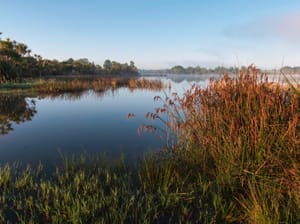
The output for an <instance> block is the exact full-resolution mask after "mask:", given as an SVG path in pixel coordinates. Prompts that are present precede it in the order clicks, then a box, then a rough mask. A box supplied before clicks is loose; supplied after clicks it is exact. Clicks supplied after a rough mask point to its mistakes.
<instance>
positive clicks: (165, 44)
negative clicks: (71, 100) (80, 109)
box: [0, 0, 300, 69]
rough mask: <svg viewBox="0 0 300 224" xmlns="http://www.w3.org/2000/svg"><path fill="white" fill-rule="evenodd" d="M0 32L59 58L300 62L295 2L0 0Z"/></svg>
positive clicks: (141, 62) (152, 64) (299, 8)
mask: <svg viewBox="0 0 300 224" xmlns="http://www.w3.org/2000/svg"><path fill="white" fill-rule="evenodd" d="M0 3H1V4H0V32H2V33H3V34H2V38H6V37H10V38H12V39H15V40H17V41H19V42H24V43H26V44H27V45H28V46H29V48H30V49H32V50H33V52H34V53H37V54H40V55H42V56H43V57H46V58H51V59H52V58H57V59H59V60H64V59H68V58H70V57H72V58H75V59H77V58H89V59H90V60H92V61H94V62H96V63H100V64H102V63H103V61H104V60H105V59H107V58H109V59H111V60H116V61H120V62H128V61H130V60H133V61H135V63H136V65H137V66H138V67H139V68H145V69H150V68H152V69H159V68H168V67H171V66H174V65H176V64H182V65H184V66H195V65H199V66H204V67H215V66H219V65H224V66H241V65H249V64H251V63H254V64H255V65H257V66H258V67H260V68H279V67H281V66H282V65H300V1H296V0H295V1H293V0H291V1H284V0H281V1H279V0H239V1H238V0H227V1H225V0H219V1H217V0H210V1H201V0H197V1H196V0H185V1H183V0H181V1H178V0H172V1H171V0H128V1H125V0H106V1H102V0H85V1H83V0H48V1H46V0H26V1H25V0H9V1H8V0H0Z"/></svg>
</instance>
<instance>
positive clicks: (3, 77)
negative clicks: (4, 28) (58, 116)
mask: <svg viewBox="0 0 300 224" xmlns="http://www.w3.org/2000/svg"><path fill="white" fill-rule="evenodd" d="M0 35H1V33H0ZM137 73H138V70H137V68H136V66H135V64H134V62H133V61H130V63H129V64H128V63H124V64H122V63H119V62H116V61H110V60H108V59H107V60H106V61H105V62H104V64H103V67H101V66H100V65H97V64H94V63H93V62H90V61H89V60H88V59H86V58H84V59H79V60H74V59H72V58H70V59H68V60H65V61H58V60H49V59H44V58H42V57H41V56H40V55H36V54H35V55H31V50H30V49H28V47H27V45H25V44H23V43H18V42H16V41H15V40H11V39H9V38H8V39H1V36H0V83H4V82H10V81H21V80H22V79H24V78H26V77H43V76H55V75H68V74H79V75H86V74H100V75H106V74H111V75H122V74H137Z"/></svg>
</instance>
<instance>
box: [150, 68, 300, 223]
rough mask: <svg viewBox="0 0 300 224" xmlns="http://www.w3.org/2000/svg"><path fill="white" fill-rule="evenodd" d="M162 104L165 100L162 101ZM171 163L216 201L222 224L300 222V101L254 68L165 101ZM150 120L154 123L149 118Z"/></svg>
mask: <svg viewBox="0 0 300 224" xmlns="http://www.w3.org/2000/svg"><path fill="white" fill-rule="evenodd" d="M157 99H160V98H157ZM163 102H164V105H163V107H162V108H158V109H157V110H156V113H153V114H151V116H150V117H151V118H152V119H157V118H160V117H161V113H165V114H167V115H168V119H169V120H168V122H167V124H168V126H169V128H170V129H171V130H172V131H173V132H174V133H176V134H177V138H178V144H177V146H176V147H175V148H174V149H173V151H172V154H173V155H172V158H173V160H174V161H176V164H177V165H178V166H179V167H181V172H183V173H187V174H190V178H191V177H193V178H194V179H196V178H200V179H201V180H202V182H203V184H204V186H208V190H207V191H208V192H211V194H213V198H212V199H211V200H213V201H215V203H214V205H215V206H216V208H215V209H213V210H211V211H212V213H213V214H215V215H216V216H217V217H222V222H233V221H236V222H241V223H280V222H281V223H295V222H300V142H299V140H300V139H299V134H300V129H299V128H300V126H299V124H300V123H299V122H300V121H299V112H300V111H299V109H300V108H299V106H300V101H299V94H298V93H297V91H296V92H295V87H291V88H288V87H287V86H283V85H282V84H280V83H269V82H268V80H267V77H266V76H264V75H259V74H258V72H257V70H256V69H255V68H254V67H249V68H248V70H244V71H241V72H240V74H239V75H238V76H237V77H236V78H234V79H233V78H229V76H224V77H223V78H222V79H221V80H219V81H213V80H212V81H211V82H210V84H209V86H208V87H207V88H206V89H201V88H200V87H198V86H193V87H192V89H191V90H189V91H187V92H186V93H185V95H184V97H183V98H179V97H178V96H177V95H176V94H174V98H173V99H169V98H167V99H166V100H163ZM148 116H149V115H148Z"/></svg>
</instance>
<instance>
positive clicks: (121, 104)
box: [0, 75, 220, 166]
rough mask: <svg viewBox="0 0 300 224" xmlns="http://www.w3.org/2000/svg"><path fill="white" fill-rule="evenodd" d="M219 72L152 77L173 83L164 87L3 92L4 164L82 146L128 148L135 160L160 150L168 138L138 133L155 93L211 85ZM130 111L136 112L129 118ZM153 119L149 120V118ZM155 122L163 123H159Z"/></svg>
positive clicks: (0, 141) (50, 161) (111, 151)
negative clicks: (60, 92)
mask: <svg viewBox="0 0 300 224" xmlns="http://www.w3.org/2000/svg"><path fill="white" fill-rule="evenodd" d="M212 77H214V78H219V77H220V76H217V75H200V76H199V75H187V76H184V75H170V76H167V77H160V78H159V77H148V78H149V79H158V78H159V79H161V80H162V81H164V82H166V83H170V84H171V89H164V90H163V91H150V90H142V89H139V90H134V91H131V90H129V89H128V88H124V87H123V88H119V89H117V90H108V91H106V92H104V93H95V92H93V91H87V92H84V93H79V94H75V95H74V94H73V95H70V94H64V95H60V96H56V97H39V96H35V97H32V96H31V97H29V96H2V95H0V131H1V132H0V165H2V164H4V163H7V162H13V161H21V162H22V163H33V164H35V163H37V162H38V161H42V162H43V163H44V164H45V165H48V166H54V165H55V164H57V163H59V162H60V161H61V155H60V154H67V155H68V154H78V153H81V152H87V153H89V154H93V153H107V154H108V155H111V156H116V157H119V156H120V154H121V153H122V154H124V155H125V158H127V159H128V160H129V161H130V160H131V161H135V160H136V158H139V157H142V156H143V155H144V154H145V152H151V151H152V152H153V151H157V150H159V149H160V148H162V147H164V144H165V143H164V142H162V141H161V140H160V138H159V137H158V136H156V135H154V134H153V133H143V134H142V135H138V132H137V129H138V127H139V125H140V124H141V123H142V122H145V123H147V124H149V122H150V121H146V120H145V118H144V117H145V114H146V113H147V112H149V111H151V112H153V111H154V110H153V109H154V108H155V107H159V106H160V104H158V103H154V101H153V98H154V97H155V96H162V98H164V96H165V95H169V96H170V95H171V93H172V92H177V93H179V94H183V92H184V91H185V90H187V89H189V88H190V87H191V86H192V84H194V83H197V84H199V85H201V86H203V87H205V86H207V85H208V83H209V79H210V78H212ZM128 113H134V114H136V115H137V118H136V119H129V120H128V119H127V114H128ZM150 124H151V122H150ZM154 125H161V124H159V123H156V124H154Z"/></svg>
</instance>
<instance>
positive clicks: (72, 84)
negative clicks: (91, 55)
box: [0, 77, 167, 94]
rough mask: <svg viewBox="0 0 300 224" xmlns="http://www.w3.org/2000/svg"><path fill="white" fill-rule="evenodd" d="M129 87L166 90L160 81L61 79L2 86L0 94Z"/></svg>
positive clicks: (100, 90)
mask: <svg viewBox="0 0 300 224" xmlns="http://www.w3.org/2000/svg"><path fill="white" fill-rule="evenodd" d="M120 87H128V88H130V89H131V90H134V89H148V90H161V89H163V88H166V87H167V86H166V85H164V84H163V83H162V82H161V81H159V80H147V79H139V78H134V77H104V78H95V77H90V78H84V77H81V78H80V77H77V78H60V79H37V80H29V81H27V82H22V83H5V84H0V93H5V94H14V93H35V94H60V93H67V92H81V91H85V90H94V91H96V92H102V91H105V90H107V89H110V88H120Z"/></svg>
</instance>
